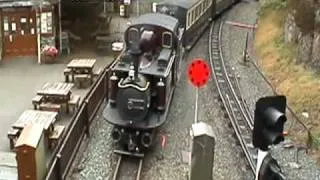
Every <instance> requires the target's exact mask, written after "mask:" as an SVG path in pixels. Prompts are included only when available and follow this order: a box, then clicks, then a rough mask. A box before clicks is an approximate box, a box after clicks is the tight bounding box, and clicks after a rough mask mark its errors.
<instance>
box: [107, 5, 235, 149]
mask: <svg viewBox="0 0 320 180" xmlns="http://www.w3.org/2000/svg"><path fill="white" fill-rule="evenodd" d="M235 1H237V0H224V1H220V3H223V4H222V5H221V4H220V6H221V7H222V8H227V7H228V6H226V5H227V4H228V5H232V4H233V3H234V2H235ZM215 2H216V1H215V0H170V2H169V1H167V2H163V3H160V4H158V5H157V12H156V13H148V14H143V15H141V16H139V17H138V18H136V19H135V20H134V21H133V22H131V25H130V26H129V27H128V28H127V30H126V31H125V33H124V39H125V49H124V51H123V52H122V54H121V55H120V56H119V58H118V60H117V61H116V62H115V63H114V64H113V66H112V67H111V72H110V75H109V87H108V88H109V94H108V96H109V101H108V103H107V106H106V108H105V109H104V112H103V116H104V118H105V119H106V120H107V121H108V122H109V123H110V124H112V125H114V128H113V131H112V133H111V136H112V138H113V140H114V141H115V142H116V143H117V144H118V145H120V146H121V147H122V148H123V150H125V151H129V152H131V153H133V152H143V151H144V150H146V149H148V148H150V146H151V145H152V144H153V142H154V138H155V135H156V131H157V129H158V128H159V127H160V126H161V125H162V124H163V123H164V122H165V121H166V119H167V114H168V110H169V107H170V104H171V100H172V96H173V92H174V89H175V85H176V83H177V81H178V78H179V74H180V64H181V62H182V59H183V57H184V49H185V48H186V49H190V48H191V47H192V46H193V44H194V43H195V42H196V40H197V38H199V37H200V34H201V33H202V31H203V30H204V29H205V27H206V26H207V25H208V24H209V22H210V21H211V20H212V19H213V18H214V17H215V16H216V7H218V4H216V3H215ZM218 2H219V1H218ZM219 12H221V10H219Z"/></svg>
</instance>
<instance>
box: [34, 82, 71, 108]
mask: <svg viewBox="0 0 320 180" xmlns="http://www.w3.org/2000/svg"><path fill="white" fill-rule="evenodd" d="M72 87H73V84H72V83H64V82H47V83H46V84H44V85H43V87H42V88H41V89H40V90H38V91H37V95H38V96H42V97H43V99H44V100H43V101H42V102H41V104H40V105H39V106H40V108H41V109H43V110H52V111H56V112H59V110H60V108H61V104H65V105H66V112H67V113H69V106H68V101H69V100H70V96H71V94H72V93H71V89H72Z"/></svg>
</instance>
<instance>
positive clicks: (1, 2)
mask: <svg viewBox="0 0 320 180" xmlns="http://www.w3.org/2000/svg"><path fill="white" fill-rule="evenodd" d="M41 2H42V3H41ZM40 4H41V5H43V6H47V5H50V3H49V2H48V1H46V0H43V1H31V0H0V8H3V7H23V6H39V5H40Z"/></svg>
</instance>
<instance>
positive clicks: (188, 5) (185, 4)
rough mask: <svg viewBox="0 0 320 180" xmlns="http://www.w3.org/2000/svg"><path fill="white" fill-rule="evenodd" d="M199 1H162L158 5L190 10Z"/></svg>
mask: <svg viewBox="0 0 320 180" xmlns="http://www.w3.org/2000/svg"><path fill="white" fill-rule="evenodd" d="M198 1H199V0H163V1H162V2H160V3H159V4H172V5H175V6H179V7H182V8H185V9H189V8H191V7H192V6H193V5H194V4H196V3H197V2H198Z"/></svg>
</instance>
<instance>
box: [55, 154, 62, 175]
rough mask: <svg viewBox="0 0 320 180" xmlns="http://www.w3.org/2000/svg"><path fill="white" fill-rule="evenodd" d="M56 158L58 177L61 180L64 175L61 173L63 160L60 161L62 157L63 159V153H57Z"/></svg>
mask: <svg viewBox="0 0 320 180" xmlns="http://www.w3.org/2000/svg"><path fill="white" fill-rule="evenodd" d="M56 158H57V166H58V167H57V177H56V178H57V179H58V180H61V179H62V175H61V161H60V159H61V154H60V153H57V155H56Z"/></svg>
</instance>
